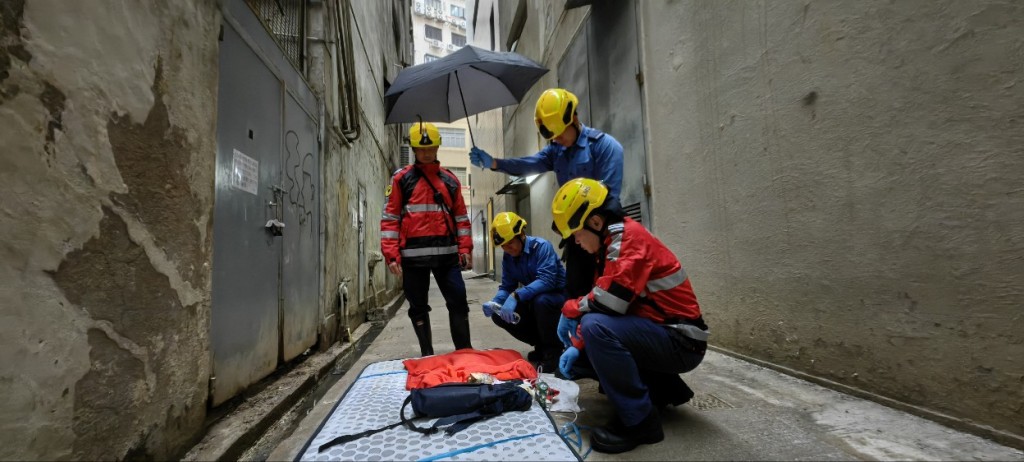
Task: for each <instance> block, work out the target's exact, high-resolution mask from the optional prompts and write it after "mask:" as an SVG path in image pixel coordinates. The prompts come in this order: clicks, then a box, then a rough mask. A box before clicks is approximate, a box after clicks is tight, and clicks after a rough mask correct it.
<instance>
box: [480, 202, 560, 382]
mask: <svg viewBox="0 0 1024 462" xmlns="http://www.w3.org/2000/svg"><path fill="white" fill-rule="evenodd" d="M491 223H492V224H491V240H492V241H493V242H494V245H495V246H500V247H501V249H502V250H503V251H504V252H505V255H504V257H502V260H501V284H500V285H499V286H498V292H497V293H496V294H495V295H494V298H492V299H491V301H489V302H487V303H484V306H483V312H484V316H488V317H490V318H491V319H492V320H493V321H494V324H496V325H497V326H498V327H500V328H502V329H505V331H507V332H508V333H509V334H512V336H513V337H515V338H516V339H518V340H520V341H522V342H524V343H527V344H529V345H531V346H533V351H531V352H530V353H528V354H527V355H526V358H527V359H528V360H530V362H531V363H533V364H534V365H537V366H542V367H543V370H544V371H545V372H550V373H554V372H555V370H556V369H557V368H558V359H559V357H560V356H561V354H562V344H561V342H559V341H558V336H557V335H556V334H555V327H556V326H557V325H558V318H559V313H560V312H561V309H562V304H563V303H565V268H563V267H562V262H561V261H559V259H558V255H557V254H555V248H554V246H552V245H551V243H550V242H548V241H546V240H544V239H543V238H540V237H536V236H528V235H526V220H524V219H523V218H522V217H520V216H519V215H516V214H515V213H513V212H502V213H499V214H498V215H496V216H495V217H494V221H492V222H491Z"/></svg>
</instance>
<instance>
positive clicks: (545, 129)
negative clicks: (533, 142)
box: [534, 88, 580, 140]
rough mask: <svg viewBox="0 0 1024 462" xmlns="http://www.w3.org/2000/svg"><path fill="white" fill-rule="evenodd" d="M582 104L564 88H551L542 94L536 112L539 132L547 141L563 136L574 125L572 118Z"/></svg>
mask: <svg viewBox="0 0 1024 462" xmlns="http://www.w3.org/2000/svg"><path fill="white" fill-rule="evenodd" d="M579 104H580V102H579V100H578V99H577V98H576V95H574V94H572V92H570V91H569V90H566V89H564V88H550V89H547V90H544V93H541V95H540V98H539V99H537V109H536V110H534V122H536V123H537V130H539V131H540V135H541V136H543V137H544V138H545V139H547V140H551V139H552V138H554V137H556V136H558V135H561V134H562V132H564V131H565V128H566V127H568V126H569V125H570V124H572V116H573V114H575V113H576V106H579Z"/></svg>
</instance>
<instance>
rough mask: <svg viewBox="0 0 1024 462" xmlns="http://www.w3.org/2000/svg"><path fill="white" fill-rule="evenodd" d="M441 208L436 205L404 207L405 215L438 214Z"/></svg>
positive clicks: (410, 205)
mask: <svg viewBox="0 0 1024 462" xmlns="http://www.w3.org/2000/svg"><path fill="white" fill-rule="evenodd" d="M440 211H441V206H440V205H437V204H409V205H406V206H405V212H406V213H416V212H440Z"/></svg>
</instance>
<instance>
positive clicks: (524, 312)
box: [491, 291, 565, 372]
mask: <svg viewBox="0 0 1024 462" xmlns="http://www.w3.org/2000/svg"><path fill="white" fill-rule="evenodd" d="M563 304H565V294H563V293H562V292H561V291H559V292H544V293H542V294H538V295H537V296H536V297H533V299H531V300H530V301H528V302H519V304H518V305H516V313H519V323H518V324H509V323H507V322H505V321H503V320H502V319H501V317H499V316H498V315H494V316H491V320H492V321H494V324H496V325H497V326H498V327H500V328H502V329H505V330H506V331H508V333H509V334H512V336H513V337H515V338H516V339H517V340H519V341H520V342H523V343H526V344H528V345H531V346H533V347H535V348H537V349H538V350H540V351H541V352H542V353H544V354H545V355H558V354H561V352H562V342H561V340H558V333H557V332H556V331H557V328H558V318H559V316H561V315H562V305H563ZM545 372H554V371H545Z"/></svg>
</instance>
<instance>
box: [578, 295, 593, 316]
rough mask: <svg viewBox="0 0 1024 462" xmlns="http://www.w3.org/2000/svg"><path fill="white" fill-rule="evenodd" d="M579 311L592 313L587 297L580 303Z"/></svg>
mask: <svg viewBox="0 0 1024 462" xmlns="http://www.w3.org/2000/svg"><path fill="white" fill-rule="evenodd" d="M579 309H580V313H589V312H590V305H587V297H583V300H581V301H580V306H579Z"/></svg>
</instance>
